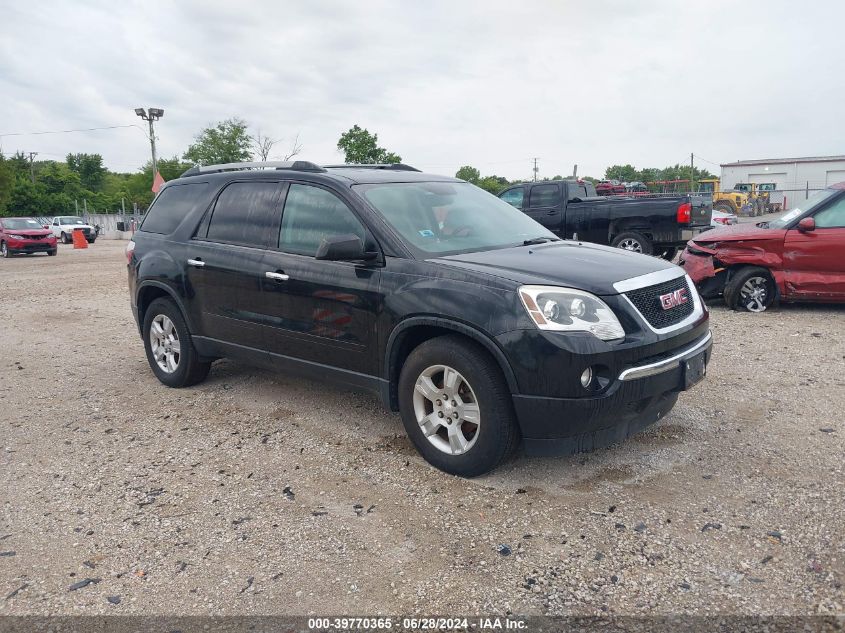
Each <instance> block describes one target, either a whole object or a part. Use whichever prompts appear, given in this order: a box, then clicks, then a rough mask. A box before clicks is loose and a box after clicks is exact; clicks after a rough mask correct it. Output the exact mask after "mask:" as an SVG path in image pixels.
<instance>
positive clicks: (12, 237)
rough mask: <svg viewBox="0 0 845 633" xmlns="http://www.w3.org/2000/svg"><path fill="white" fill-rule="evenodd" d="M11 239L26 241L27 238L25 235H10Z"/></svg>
mask: <svg viewBox="0 0 845 633" xmlns="http://www.w3.org/2000/svg"><path fill="white" fill-rule="evenodd" d="M9 239H13V240H24V239H26V238H25V237H24V236H23V235H14V234H12V233H9Z"/></svg>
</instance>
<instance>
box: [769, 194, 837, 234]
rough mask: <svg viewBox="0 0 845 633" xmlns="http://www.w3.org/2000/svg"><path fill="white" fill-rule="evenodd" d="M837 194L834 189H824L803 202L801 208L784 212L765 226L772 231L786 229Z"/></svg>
mask: <svg viewBox="0 0 845 633" xmlns="http://www.w3.org/2000/svg"><path fill="white" fill-rule="evenodd" d="M835 193H836V192H835V191H834V190H833V189H822V190H821V191H817V192H816V193H814V194H813V195H812V196H810V197H809V198H807V199H806V200H805V201H804V202H802V203H801V206H798V207H795V208H794V209H791V210H789V211H784V212H783V213H782V214H780V216H778V217H777V218H775V219H774V220H770V221H769V222H766V223H765V226H766V227H768V228H770V229H785V228H786V227H787V226H788V225H789V224H790V223H791V222H793V221H794V220H795V219H796V218H798V216H800V215H803V214H804V213H806V212H807V211H809V210H810V209H812V208H813V207H815V206H817V205H819V204H822V203H823V202H824V201H825V200H827V199H828V198H830V196H832V195H834V194H835Z"/></svg>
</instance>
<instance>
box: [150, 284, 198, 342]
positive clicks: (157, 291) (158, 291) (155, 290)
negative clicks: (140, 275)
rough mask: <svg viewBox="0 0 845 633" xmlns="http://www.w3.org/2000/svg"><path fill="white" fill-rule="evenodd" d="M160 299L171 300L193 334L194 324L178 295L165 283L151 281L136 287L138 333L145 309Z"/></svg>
mask: <svg viewBox="0 0 845 633" xmlns="http://www.w3.org/2000/svg"><path fill="white" fill-rule="evenodd" d="M162 297H164V298H167V299H171V300H173V302H174V303H175V304H176V307H178V308H179V311H180V312H181V313H182V317H183V318H184V319H185V323H186V324H187V326H188V330H189V331H190V332H191V333H193V332H195V331H196V330H195V329H194V324H193V323H192V321H191V317H190V314H189V313H188V311H187V310H186V309H185V304H184V303H182V300H181V299H180V298H179V295H178V294H176V291H175V290H173V288H171V287H170V286H168V285H167V284H165V283H162V282H160V281H153V280H150V281H145V282H142V283H141V284H140V286H138V291H137V294H136V299H135V305H136V306H138V329H139V331H140V330H142V329H143V324H144V314H145V313H146V312H147V308H148V307H149V306H150V304H151V303H152V302H153V301H155V300H156V299H160V298H162ZM142 335H143V332H142Z"/></svg>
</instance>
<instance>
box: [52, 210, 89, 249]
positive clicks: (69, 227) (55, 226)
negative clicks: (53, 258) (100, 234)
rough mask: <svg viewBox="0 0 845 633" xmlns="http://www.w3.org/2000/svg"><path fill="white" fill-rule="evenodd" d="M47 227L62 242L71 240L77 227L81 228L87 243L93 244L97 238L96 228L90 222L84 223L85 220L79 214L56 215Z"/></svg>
mask: <svg viewBox="0 0 845 633" xmlns="http://www.w3.org/2000/svg"><path fill="white" fill-rule="evenodd" d="M49 228H50V229H52V231H53V235H54V236H55V237H57V238H59V239H60V240H62V243H63V244H69V243H70V242H72V241H73V232H74V231H75V230H77V229H82V232H83V233H84V235H85V239H86V240H88V243H89V244H93V243H94V240H96V239H97V231H96V229H95V228H94V227H93V226H91V225H90V224H86V223H85V220H83V219H82V218H80V217H79V216H74V215H59V216H56V217H55V218H53V221H52V222H51V223H50V227H49Z"/></svg>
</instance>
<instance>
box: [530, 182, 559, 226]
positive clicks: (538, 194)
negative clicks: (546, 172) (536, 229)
mask: <svg viewBox="0 0 845 633" xmlns="http://www.w3.org/2000/svg"><path fill="white" fill-rule="evenodd" d="M560 189H561V185H560V183H557V182H555V183H543V184H533V185H531V187H530V190H529V192H528V204H527V206H526V207H525V213H526V215H528V216H529V217H531V218H532V219H533V220H536V221H537V222H539V223H540V224H542V225H543V226H545V227H546V228H547V229H549V230H550V231H559V230H560V228H561V226H562V224H563V213H562V207H563V196H562V195H561V191H560Z"/></svg>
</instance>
